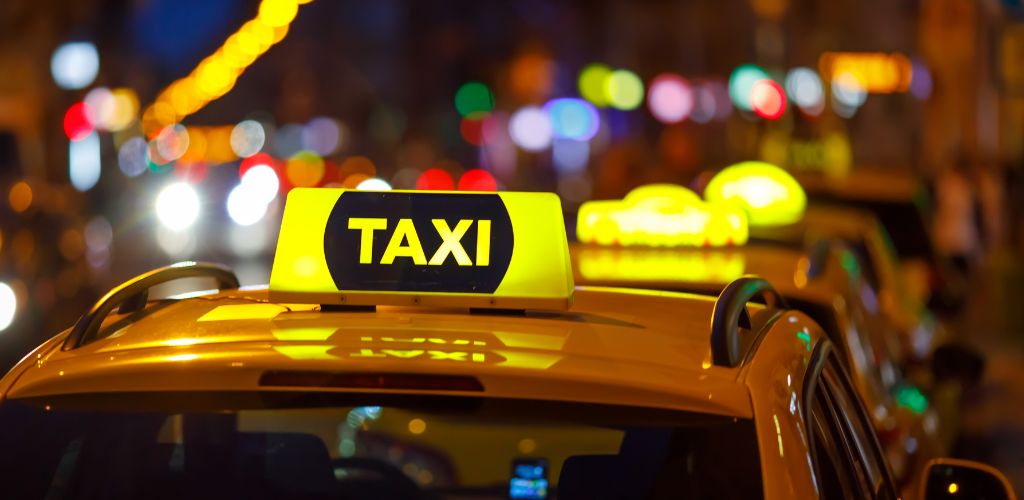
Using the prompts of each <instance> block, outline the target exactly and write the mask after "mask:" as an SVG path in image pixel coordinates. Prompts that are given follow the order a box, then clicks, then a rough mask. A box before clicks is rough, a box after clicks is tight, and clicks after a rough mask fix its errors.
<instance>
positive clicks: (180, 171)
mask: <svg viewBox="0 0 1024 500" xmlns="http://www.w3.org/2000/svg"><path fill="white" fill-rule="evenodd" d="M209 170H210V168H209V165H207V164H206V162H205V161H195V162H192V161H178V162H175V163H174V175H175V176H176V177H178V178H180V179H181V180H183V181H186V182H189V183H191V184H199V183H200V182H203V179H206V175H207V174H208V173H209Z"/></svg>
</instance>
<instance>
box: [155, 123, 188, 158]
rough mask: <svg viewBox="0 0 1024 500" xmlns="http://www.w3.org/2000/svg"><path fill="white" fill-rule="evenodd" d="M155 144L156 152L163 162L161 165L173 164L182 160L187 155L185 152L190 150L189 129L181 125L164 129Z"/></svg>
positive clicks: (177, 124)
mask: <svg viewBox="0 0 1024 500" xmlns="http://www.w3.org/2000/svg"><path fill="white" fill-rule="evenodd" d="M154 142H155V143H156V151H157V153H159V155H160V158H161V159H162V160H163V161H162V162H160V163H167V162H172V161H174V160H177V159H178V158H181V157H182V156H183V155H184V154H185V151H187V150H188V145H189V133H188V129H187V128H185V126H184V125H182V124H180V123H176V124H174V125H171V126H168V127H164V128H163V130H161V131H160V133H159V134H157V136H156V139H154Z"/></svg>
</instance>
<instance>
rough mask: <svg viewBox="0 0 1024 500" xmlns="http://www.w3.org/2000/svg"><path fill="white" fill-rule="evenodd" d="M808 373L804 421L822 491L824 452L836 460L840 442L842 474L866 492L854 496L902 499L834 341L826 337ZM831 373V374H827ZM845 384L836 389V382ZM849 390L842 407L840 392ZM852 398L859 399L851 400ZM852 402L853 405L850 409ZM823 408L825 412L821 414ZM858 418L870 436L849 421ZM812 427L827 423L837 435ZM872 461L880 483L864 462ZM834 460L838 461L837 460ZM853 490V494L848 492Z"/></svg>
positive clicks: (818, 348)
mask: <svg viewBox="0 0 1024 500" xmlns="http://www.w3.org/2000/svg"><path fill="white" fill-rule="evenodd" d="M808 367H809V368H808V372H807V376H806V378H805V379H804V405H803V406H804V408H803V412H804V415H803V416H804V421H805V422H806V423H807V433H808V436H807V437H808V443H809V445H810V446H809V447H810V451H811V463H812V466H813V467H814V477H815V480H816V482H817V485H816V486H817V487H818V493H819V495H824V487H823V484H822V483H821V480H822V474H821V460H822V458H820V457H821V453H829V456H830V459H832V458H835V457H836V456H837V455H836V454H835V453H834V452H833V450H834V449H836V448H837V447H838V446H842V451H843V453H840V454H839V455H838V458H840V464H838V465H840V466H841V469H842V470H839V471H838V472H839V473H840V474H846V475H848V476H849V477H851V478H855V479H856V482H857V484H858V485H859V489H861V490H862V491H861V492H860V493H859V494H858V495H856V496H854V498H860V497H863V496H864V495H868V496H869V497H870V498H877V499H885V500H888V499H890V498H896V497H897V495H896V489H895V486H894V482H893V480H892V473H891V471H890V469H889V466H888V463H886V462H885V459H884V454H883V452H882V448H881V445H880V444H879V442H878V439H877V436H875V434H874V428H873V427H872V426H871V425H870V423H869V422H870V419H868V416H867V412H866V410H865V409H864V405H863V403H862V402H861V401H860V399H859V397H857V395H856V392H855V391H854V390H853V389H852V387H853V385H852V382H851V381H850V380H849V376H848V375H847V374H846V372H845V371H843V368H842V363H841V361H840V360H839V359H838V358H837V357H836V354H835V352H834V349H833V346H832V345H831V341H829V340H828V339H827V338H823V339H822V340H821V341H819V342H818V345H816V346H815V348H814V352H812V354H811V360H810V362H809V363H808ZM826 373H828V375H826ZM837 384H838V385H839V386H840V387H836V385H837ZM836 391H843V393H842V394H843V396H842V400H844V401H845V403H846V404H844V405H840V404H839V403H838V402H837V397H836V394H835V392H836ZM851 397H852V398H853V399H851ZM840 406H846V408H840ZM850 406H852V408H850ZM819 412H821V413H823V414H819ZM850 418H855V419H857V421H858V422H859V425H860V426H861V428H863V429H867V430H868V434H867V435H866V436H864V435H860V436H858V434H861V433H856V432H855V431H853V430H852V425H853V422H851V421H850V420H849V419H850ZM812 426H819V428H820V427H821V426H826V427H828V428H829V429H828V430H830V431H831V432H834V433H836V434H837V435H834V436H829V435H827V434H824V433H822V435H821V436H820V437H819V436H818V435H816V432H817V431H818V430H819V428H813V427H812ZM819 439H823V440H825V441H826V443H828V444H827V446H828V447H829V449H828V450H819V449H818V447H819V445H820V444H822V443H819ZM866 460H872V461H873V462H874V463H875V464H876V467H875V469H876V470H877V471H878V472H877V474H878V475H879V476H880V477H879V478H878V480H877V481H876V480H875V479H874V478H872V477H870V476H871V473H870V472H869V471H867V470H866V469H865V468H864V464H863V463H861V462H863V461H866ZM833 461H834V460H833ZM845 491H846V492H847V494H849V493H852V492H850V491H849V490H845Z"/></svg>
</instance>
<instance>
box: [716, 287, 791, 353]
mask: <svg viewBox="0 0 1024 500" xmlns="http://www.w3.org/2000/svg"><path fill="white" fill-rule="evenodd" d="M757 296H760V297H762V298H763V299H764V301H765V304H766V305H767V306H768V307H769V308H770V309H774V310H776V311H779V310H782V309H788V306H787V305H786V301H785V299H783V298H782V295H780V294H779V292H778V291H776V290H775V287H773V286H772V284H771V283H769V282H768V281H767V280H765V279H763V278H759V277H757V276H744V277H742V278H738V279H736V280H734V281H733V282H732V283H729V284H728V285H726V287H725V289H724V290H722V293H721V294H719V295H718V300H717V301H716V302H715V309H714V311H712V313H711V361H712V363H714V364H716V365H718V366H737V365H739V364H740V362H741V361H742V360H743V357H744V355H745V354H746V351H747V349H749V348H750V346H751V345H752V344H753V343H754V341H755V340H756V339H757V337H758V334H759V333H760V330H761V329H763V328H764V326H766V325H767V323H763V324H761V325H758V331H751V332H750V335H747V336H745V338H740V333H741V332H740V328H741V327H742V328H746V329H750V330H753V328H754V325H753V322H751V320H750V313H748V312H747V302H749V301H750V299H753V298H754V297H757Z"/></svg>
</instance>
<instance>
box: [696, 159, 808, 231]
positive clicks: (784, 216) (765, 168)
mask: <svg viewBox="0 0 1024 500" xmlns="http://www.w3.org/2000/svg"><path fill="white" fill-rule="evenodd" d="M704 197H705V198H706V199H707V200H708V201H709V202H712V203H726V204H736V205H739V206H741V207H742V208H743V209H744V210H746V212H747V217H748V218H749V220H750V225H751V226H777V225H784V224H792V223H794V222H796V221H798V220H800V218H801V217H803V215H804V210H805V209H806V208H807V194H806V193H804V190H803V188H802V187H800V183H798V182H797V181H796V179H794V178H793V176H792V175H790V174H789V172H786V171H785V170H782V169H781V168H779V167H777V166H775V165H772V164H770V163H765V162H760V161H746V162H743V163H737V164H735V165H732V166H730V167H727V168H725V169H723V170H722V171H721V172H719V173H717V174H715V176H714V177H712V178H711V181H710V182H708V185H707V187H706V188H705V189H704Z"/></svg>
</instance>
